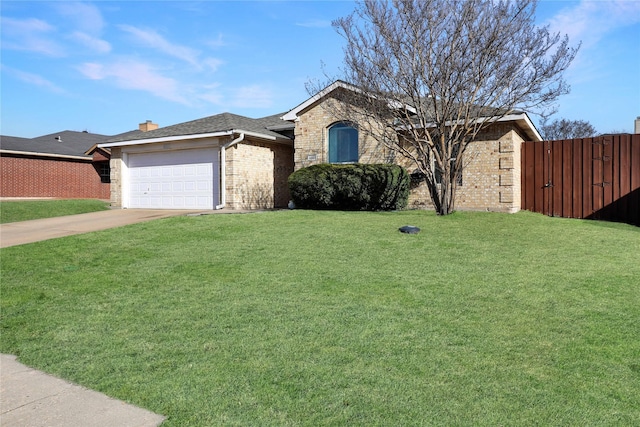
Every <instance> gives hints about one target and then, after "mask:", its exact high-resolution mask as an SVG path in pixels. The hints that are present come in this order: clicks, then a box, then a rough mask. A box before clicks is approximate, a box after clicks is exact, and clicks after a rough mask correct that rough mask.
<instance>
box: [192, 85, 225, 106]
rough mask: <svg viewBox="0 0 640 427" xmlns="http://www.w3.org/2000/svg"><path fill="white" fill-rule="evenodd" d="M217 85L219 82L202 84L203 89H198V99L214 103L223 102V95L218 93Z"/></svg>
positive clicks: (219, 103)
mask: <svg viewBox="0 0 640 427" xmlns="http://www.w3.org/2000/svg"><path fill="white" fill-rule="evenodd" d="M219 87H220V84H219V83H213V84H209V85H204V86H203V87H202V89H203V90H200V91H199V93H198V99H201V100H203V101H206V102H208V103H211V104H214V105H222V104H223V102H224V97H223V95H222V94H221V93H220V90H219Z"/></svg>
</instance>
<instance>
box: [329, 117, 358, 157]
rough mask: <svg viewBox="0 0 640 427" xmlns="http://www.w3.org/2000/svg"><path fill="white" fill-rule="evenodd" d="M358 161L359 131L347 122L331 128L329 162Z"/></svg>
mask: <svg viewBox="0 0 640 427" xmlns="http://www.w3.org/2000/svg"><path fill="white" fill-rule="evenodd" d="M357 161H358V131H357V130H356V129H355V128H354V127H352V126H349V125H348V124H347V123H336V124H335V125H333V126H331V127H330V128H329V163H353V162H357Z"/></svg>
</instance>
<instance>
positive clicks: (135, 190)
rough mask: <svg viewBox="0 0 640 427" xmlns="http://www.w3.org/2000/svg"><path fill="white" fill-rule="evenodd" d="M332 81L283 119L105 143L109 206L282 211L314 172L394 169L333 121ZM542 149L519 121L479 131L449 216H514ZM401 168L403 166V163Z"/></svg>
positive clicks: (422, 195) (237, 121)
mask: <svg viewBox="0 0 640 427" xmlns="http://www.w3.org/2000/svg"><path fill="white" fill-rule="evenodd" d="M345 88H347V86H346V84H344V83H342V82H335V83H333V84H332V85H330V86H328V87H327V88H325V89H324V90H322V91H321V92H319V93H318V94H316V95H315V96H313V97H311V98H309V99H307V100H306V101H304V102H303V103H301V104H300V105H298V106H297V107H295V108H293V109H292V110H290V111H289V112H287V113H285V114H279V115H273V116H268V117H264V118H261V119H251V118H248V117H243V116H238V115H235V114H231V113H223V114H219V115H216V116H211V117H205V118H203V119H198V120H194V121H191V122H186V123H180V124H177V125H174V126H168V127H165V128H159V129H155V130H150V131H149V132H147V133H145V134H137V135H133V136H131V135H128V136H121V137H118V138H113V139H110V140H109V141H107V142H106V143H102V144H99V145H98V147H100V148H103V149H109V150H111V181H112V185H111V202H112V205H113V206H116V207H122V208H162V209H165V208H166V209H180V208H185V209H187V208H188V209H191V208H193V209H219V208H223V207H224V208H228V209H254V208H272V207H284V206H286V205H287V203H288V200H289V193H288V186H287V178H288V176H289V175H290V174H291V172H293V171H294V170H297V169H300V168H302V167H306V166H310V165H313V164H317V163H352V162H360V163H384V162H390V161H393V162H398V163H399V164H402V165H403V166H405V167H407V169H408V170H409V172H410V173H411V172H412V171H413V169H412V168H411V165H410V164H406V161H404V159H399V158H397V156H394V155H393V154H394V153H393V152H390V151H389V150H387V149H386V148H385V147H382V146H380V145H379V144H377V143H376V142H375V141H374V140H373V139H372V138H368V137H367V136H366V135H365V133H364V132H358V129H357V127H358V124H357V123H345V122H343V121H340V120H336V117H335V116H333V115H332V112H331V111H332V110H331V109H330V108H326V107H327V105H329V103H332V102H336V98H335V97H334V95H335V92H334V91H336V90H343V89H345ZM526 140H528V141H539V140H541V138H540V135H539V134H538V132H537V130H536V129H535V127H534V126H533V124H532V123H531V121H530V120H529V118H528V116H527V115H526V113H517V114H512V115H509V116H506V117H504V118H502V119H500V120H498V121H497V122H496V123H494V124H493V125H491V126H490V127H489V128H487V129H486V130H485V131H484V132H483V133H482V134H480V136H479V137H478V141H477V142H476V143H474V144H472V145H471V146H470V147H469V149H468V150H467V152H466V156H468V158H469V164H468V165H467V167H466V168H465V170H464V172H463V176H462V185H461V186H460V187H459V188H458V191H457V195H456V208H457V209H469V210H492V211H502V212H516V211H518V210H520V199H521V197H520V180H521V177H520V176H521V166H520V163H521V162H520V150H521V143H522V142H523V141H526ZM403 163H404V164H403ZM428 200H429V197H428V192H427V190H426V185H424V184H417V185H416V186H415V187H414V188H413V189H412V192H411V196H410V207H413V208H426V207H428V203H429V202H428Z"/></svg>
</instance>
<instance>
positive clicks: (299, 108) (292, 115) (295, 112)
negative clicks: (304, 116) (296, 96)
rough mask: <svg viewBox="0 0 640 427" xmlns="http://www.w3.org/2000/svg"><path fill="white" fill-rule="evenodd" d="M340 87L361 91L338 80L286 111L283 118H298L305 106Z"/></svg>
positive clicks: (291, 119) (287, 119)
mask: <svg viewBox="0 0 640 427" xmlns="http://www.w3.org/2000/svg"><path fill="white" fill-rule="evenodd" d="M339 87H342V88H344V89H347V90H352V91H355V92H361V90H360V89H358V88H357V87H355V86H352V85H350V84H348V83H345V82H343V81H340V80H337V81H335V82H333V83H331V84H330V85H329V86H327V87H326V88H324V89H322V90H321V91H320V92H318V93H316V94H315V95H313V96H312V97H311V98H309V99H307V100H306V101H304V102H303V103H302V104H300V105H298V106H297V107H295V108H294V109H292V110H290V111H289V112H288V113H286V114H285V115H284V116H282V117H281V119H282V120H286V121H293V120H296V119H297V118H298V113H299V112H300V111H302V110H304V109H305V108H307V107H309V106H310V105H312V104H313V103H315V102H317V101H318V100H320V99H321V98H323V97H325V96H326V95H327V94H329V93H331V92H333V91H334V90H335V89H337V88H339Z"/></svg>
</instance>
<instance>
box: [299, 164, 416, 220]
mask: <svg viewBox="0 0 640 427" xmlns="http://www.w3.org/2000/svg"><path fill="white" fill-rule="evenodd" d="M409 184H410V179H409V174H408V173H407V171H406V170H405V169H404V168H402V167H400V166H398V165H392V164H358V163H356V164H349V165H335V164H320V165H313V166H309V167H306V168H302V169H299V170H297V171H295V172H294V173H292V174H291V175H290V176H289V190H290V192H291V198H292V199H293V202H294V203H295V205H296V206H297V207H299V208H303V209H332V210H368V211H380V210H396V209H404V208H405V207H406V206H407V203H408V199H409Z"/></svg>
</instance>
